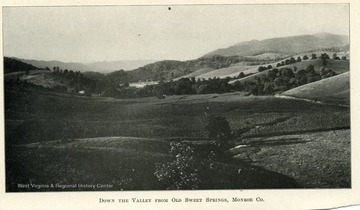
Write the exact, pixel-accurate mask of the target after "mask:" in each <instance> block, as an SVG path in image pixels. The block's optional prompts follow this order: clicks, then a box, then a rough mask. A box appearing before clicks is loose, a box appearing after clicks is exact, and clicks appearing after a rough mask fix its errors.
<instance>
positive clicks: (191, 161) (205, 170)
mask: <svg viewBox="0 0 360 210" xmlns="http://www.w3.org/2000/svg"><path fill="white" fill-rule="evenodd" d="M170 146H171V150H170V154H171V155H172V156H174V157H175V159H174V160H173V161H171V162H167V163H160V164H157V165H156V171H155V173H154V174H155V176H156V177H157V178H158V180H159V181H160V182H161V183H163V184H164V186H166V189H172V190H184V189H198V188H200V186H201V181H202V178H203V177H204V176H206V174H210V173H211V172H210V171H211V170H212V169H213V161H212V156H213V153H209V155H208V157H207V158H204V157H201V156H200V155H198V153H196V152H195V151H194V148H193V147H192V146H190V143H189V142H186V141H183V142H172V143H170Z"/></svg>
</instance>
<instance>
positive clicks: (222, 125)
mask: <svg viewBox="0 0 360 210" xmlns="http://www.w3.org/2000/svg"><path fill="white" fill-rule="evenodd" d="M206 130H207V131H208V134H209V138H211V139H214V140H216V141H218V142H219V143H220V144H224V143H226V141H227V140H229V139H231V137H232V135H231V129H230V124H229V121H227V120H226V118H225V117H220V116H214V115H210V116H209V117H208V124H207V126H206Z"/></svg>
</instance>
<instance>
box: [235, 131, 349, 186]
mask: <svg viewBox="0 0 360 210" xmlns="http://www.w3.org/2000/svg"><path fill="white" fill-rule="evenodd" d="M239 145H246V146H247V147H245V148H244V149H241V148H240V149H232V150H231V151H232V155H233V156H234V157H235V158H237V159H240V160H248V161H250V162H252V163H253V164H254V165H257V166H261V167H264V168H265V169H268V170H271V171H277V172H279V173H281V174H284V175H288V176H290V177H293V178H295V180H297V181H298V183H299V184H300V185H301V186H303V187H304V188H349V187H351V164H350V163H351V161H350V152H351V148H350V130H334V131H327V132H314V133H304V134H297V135H283V136H272V137H263V138H248V139H245V140H244V141H242V142H239Z"/></svg>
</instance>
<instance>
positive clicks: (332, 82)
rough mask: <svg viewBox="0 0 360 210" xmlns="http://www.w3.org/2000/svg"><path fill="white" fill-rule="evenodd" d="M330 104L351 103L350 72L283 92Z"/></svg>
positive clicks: (287, 94)
mask: <svg viewBox="0 0 360 210" xmlns="http://www.w3.org/2000/svg"><path fill="white" fill-rule="evenodd" d="M281 95H282V96H290V97H294V98H301V99H308V100H312V101H320V102H324V103H330V104H340V105H350V73H349V72H345V73H343V74H340V75H337V76H334V77H330V78H327V79H322V80H320V81H316V82H313V83H309V84H306V85H303V86H300V87H297V88H293V89H291V90H288V91H286V92H284V93H282V94H281Z"/></svg>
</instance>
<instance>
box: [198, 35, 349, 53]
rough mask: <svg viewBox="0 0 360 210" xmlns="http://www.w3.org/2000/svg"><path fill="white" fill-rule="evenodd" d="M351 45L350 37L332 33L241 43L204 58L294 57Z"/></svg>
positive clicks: (216, 51)
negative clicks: (281, 55) (283, 55)
mask: <svg viewBox="0 0 360 210" xmlns="http://www.w3.org/2000/svg"><path fill="white" fill-rule="evenodd" d="M347 44H349V37H348V36H344V35H335V34H330V33H318V34H313V35H300V36H289V37H282V38H272V39H265V40H261V41H258V40H252V41H248V42H241V43H238V44H236V45H233V46H230V47H228V48H223V49H218V50H215V51H213V52H210V53H207V54H205V55H204V56H203V57H208V56H213V55H222V56H234V55H237V56H250V55H256V54H262V53H280V54H286V55H294V54H298V53H301V52H308V51H312V50H317V49H323V48H331V47H342V46H344V45H347Z"/></svg>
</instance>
